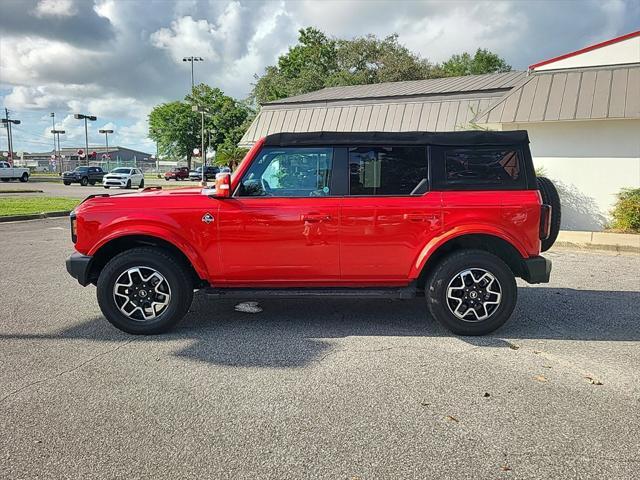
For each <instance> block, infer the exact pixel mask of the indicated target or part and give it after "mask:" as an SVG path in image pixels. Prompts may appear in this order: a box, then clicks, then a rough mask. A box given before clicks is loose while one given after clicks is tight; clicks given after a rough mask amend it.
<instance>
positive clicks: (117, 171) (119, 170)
mask: <svg viewBox="0 0 640 480" xmlns="http://www.w3.org/2000/svg"><path fill="white" fill-rule="evenodd" d="M111 173H126V174H127V175H128V174H129V173H131V169H130V168H116V169H115V170H112V171H111Z"/></svg>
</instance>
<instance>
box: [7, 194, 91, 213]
mask: <svg viewBox="0 0 640 480" xmlns="http://www.w3.org/2000/svg"><path fill="white" fill-rule="evenodd" d="M81 201H82V199H79V198H66V197H21V198H15V197H2V198H0V217H7V216H12V215H33V214H38V213H49V212H62V211H67V210H73V209H74V208H75V207H76V205H78V204H79V203H80V202H81Z"/></svg>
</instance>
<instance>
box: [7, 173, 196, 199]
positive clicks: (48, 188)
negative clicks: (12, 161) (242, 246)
mask: <svg viewBox="0 0 640 480" xmlns="http://www.w3.org/2000/svg"><path fill="white" fill-rule="evenodd" d="M144 182H145V185H146V186H151V185H162V186H165V187H176V186H179V187H187V186H197V185H199V184H198V182H190V181H184V180H181V181H179V182H175V181H173V180H170V181H168V182H167V181H166V180H164V179H160V178H158V179H156V178H145V180H144ZM11 190H42V193H20V194H19V195H21V196H25V195H26V196H50V197H68V198H86V197H88V196H89V195H93V194H96V193H117V192H126V191H128V190H125V189H123V188H111V189H109V190H106V189H105V188H104V187H103V186H102V185H100V184H98V185H95V186H93V187H92V186H86V187H83V186H82V185H80V184H79V183H72V184H71V185H64V184H63V183H62V182H55V181H38V180H37V179H30V180H29V181H28V182H27V183H22V182H7V183H5V182H2V183H0V191H1V192H7V193H0V196H7V195H12V194H11V193H10V191H11ZM131 191H135V189H132V190H131ZM16 194H18V193H16Z"/></svg>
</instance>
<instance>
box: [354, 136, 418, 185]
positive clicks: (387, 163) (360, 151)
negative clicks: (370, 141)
mask: <svg viewBox="0 0 640 480" xmlns="http://www.w3.org/2000/svg"><path fill="white" fill-rule="evenodd" d="M428 176H429V166H428V163H427V152H426V148H425V147H353V148H350V149H349V185H350V194H351V195H364V196H370V195H411V194H414V195H416V194H422V193H424V192H425V191H426V188H425V189H423V188H422V187H423V186H424V187H426V186H427V181H428Z"/></svg>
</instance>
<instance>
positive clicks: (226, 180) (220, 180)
mask: <svg viewBox="0 0 640 480" xmlns="http://www.w3.org/2000/svg"><path fill="white" fill-rule="evenodd" d="M215 196H216V197H218V198H228V197H230V196H231V174H230V173H216V193H215Z"/></svg>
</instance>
